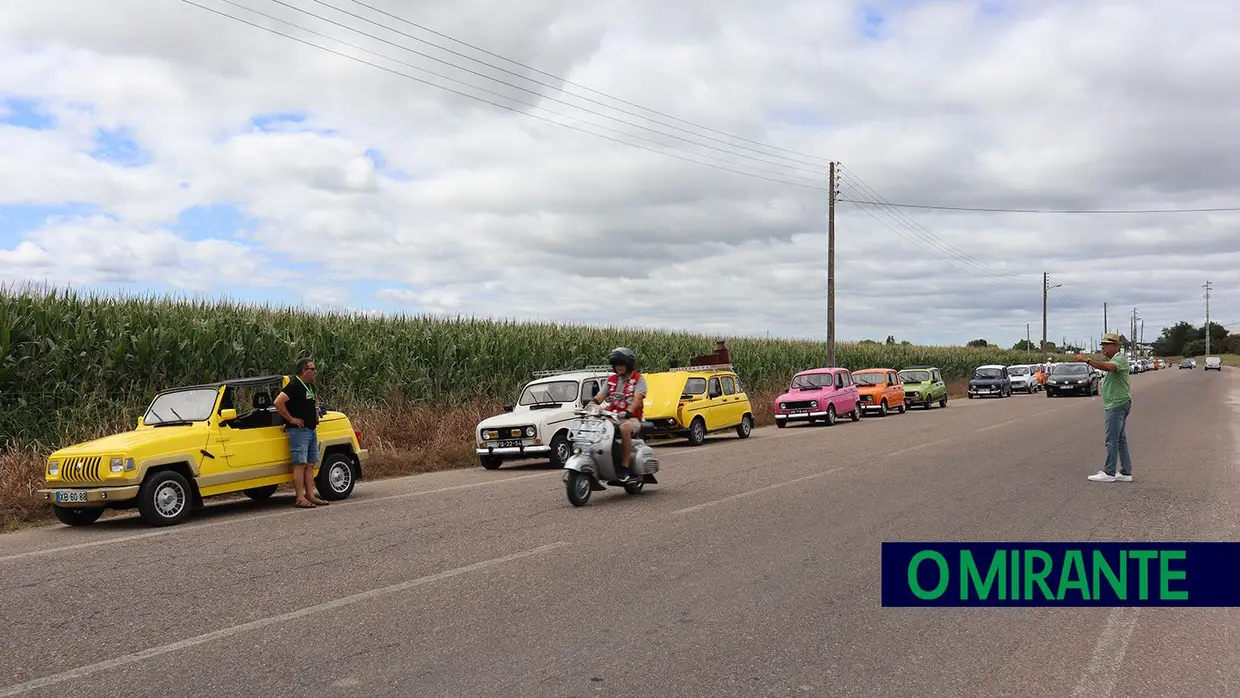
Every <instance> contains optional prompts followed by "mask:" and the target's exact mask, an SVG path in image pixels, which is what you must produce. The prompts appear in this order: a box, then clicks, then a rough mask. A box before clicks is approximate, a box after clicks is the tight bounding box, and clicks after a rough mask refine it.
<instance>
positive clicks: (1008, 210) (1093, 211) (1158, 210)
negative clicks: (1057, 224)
mask: <svg viewBox="0 0 1240 698" xmlns="http://www.w3.org/2000/svg"><path fill="white" fill-rule="evenodd" d="M838 200H839V201H847V202H848V203H850V204H860V205H862V206H894V207H896V208H921V209H931V210H935V211H984V212H987V213H1091V214H1121V213H1219V212H1224V211H1240V206H1231V207H1220V208H1145V209H1139V208H1131V209H1118V208H1116V209H1052V208H978V207H969V206H930V205H927V204H893V203H890V202H878V201H862V200H858V199H838Z"/></svg>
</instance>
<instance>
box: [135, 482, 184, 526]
mask: <svg viewBox="0 0 1240 698" xmlns="http://www.w3.org/2000/svg"><path fill="white" fill-rule="evenodd" d="M193 504H194V493H193V490H192V489H191V488H190V486H189V482H188V481H187V480H186V479H185V476H184V475H181V474H180V473H178V472H176V471H175V470H163V471H161V472H158V473H155V474H154V475H151V476H149V477H147V478H146V480H144V481H143V482H142V486H141V487H139V488H138V512H139V513H141V515H142V520H143V521H145V522H146V523H148V524H150V525H152V526H172V525H174V524H179V523H181V522H182V521H184V520H185V518H186V517H187V516H189V510H190V507H192V506H193Z"/></svg>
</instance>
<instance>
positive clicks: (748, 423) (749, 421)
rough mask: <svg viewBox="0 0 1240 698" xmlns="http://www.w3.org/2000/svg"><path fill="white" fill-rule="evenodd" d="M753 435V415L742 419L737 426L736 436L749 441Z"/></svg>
mask: <svg viewBox="0 0 1240 698" xmlns="http://www.w3.org/2000/svg"><path fill="white" fill-rule="evenodd" d="M752 433H753V415H751V414H747V415H745V416H744V417H741V423H740V424H738V425H737V426H736V435H737V436H739V437H740V438H742V439H748V438H749V435H750V434H752Z"/></svg>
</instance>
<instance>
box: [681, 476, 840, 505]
mask: <svg viewBox="0 0 1240 698" xmlns="http://www.w3.org/2000/svg"><path fill="white" fill-rule="evenodd" d="M841 470H843V468H832V469H830V470H824V471H822V472H820V473H814V474H813V475H806V476H804V477H798V478H796V479H795V480H788V481H787V482H780V483H777V484H774V485H767V486H766V487H759V488H758V489H756V490H749V491H748V492H741V493H740V494H734V495H731V496H729V497H723V498H722V499H712V500H711V501H709V502H703V503H701V504H694V505H693V506H691V507H685V508H684V509H677V510H676V511H673V512H672V513H673V514H687V513H688V512H691V511H697V510H699V509H705V508H706V507H713V506H715V505H716V504H723V503H724V502H731V501H733V500H737V499H740V498H742V497H751V496H753V495H755V494H758V493H759V492H769V491H770V490H773V489H777V488H779V487H787V486H788V485H795V484H796V483H798V482H804V481H806V480H812V479H814V478H816V477H822V476H823V475H830V474H831V473H835V472H839V471H841Z"/></svg>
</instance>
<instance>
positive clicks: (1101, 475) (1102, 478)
mask: <svg viewBox="0 0 1240 698" xmlns="http://www.w3.org/2000/svg"><path fill="white" fill-rule="evenodd" d="M1089 479H1090V480H1093V481H1094V482H1115V476H1114V475H1107V474H1106V471H1105V470H1099V471H1098V472H1096V473H1094V474H1093V475H1090V476H1089Z"/></svg>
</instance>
